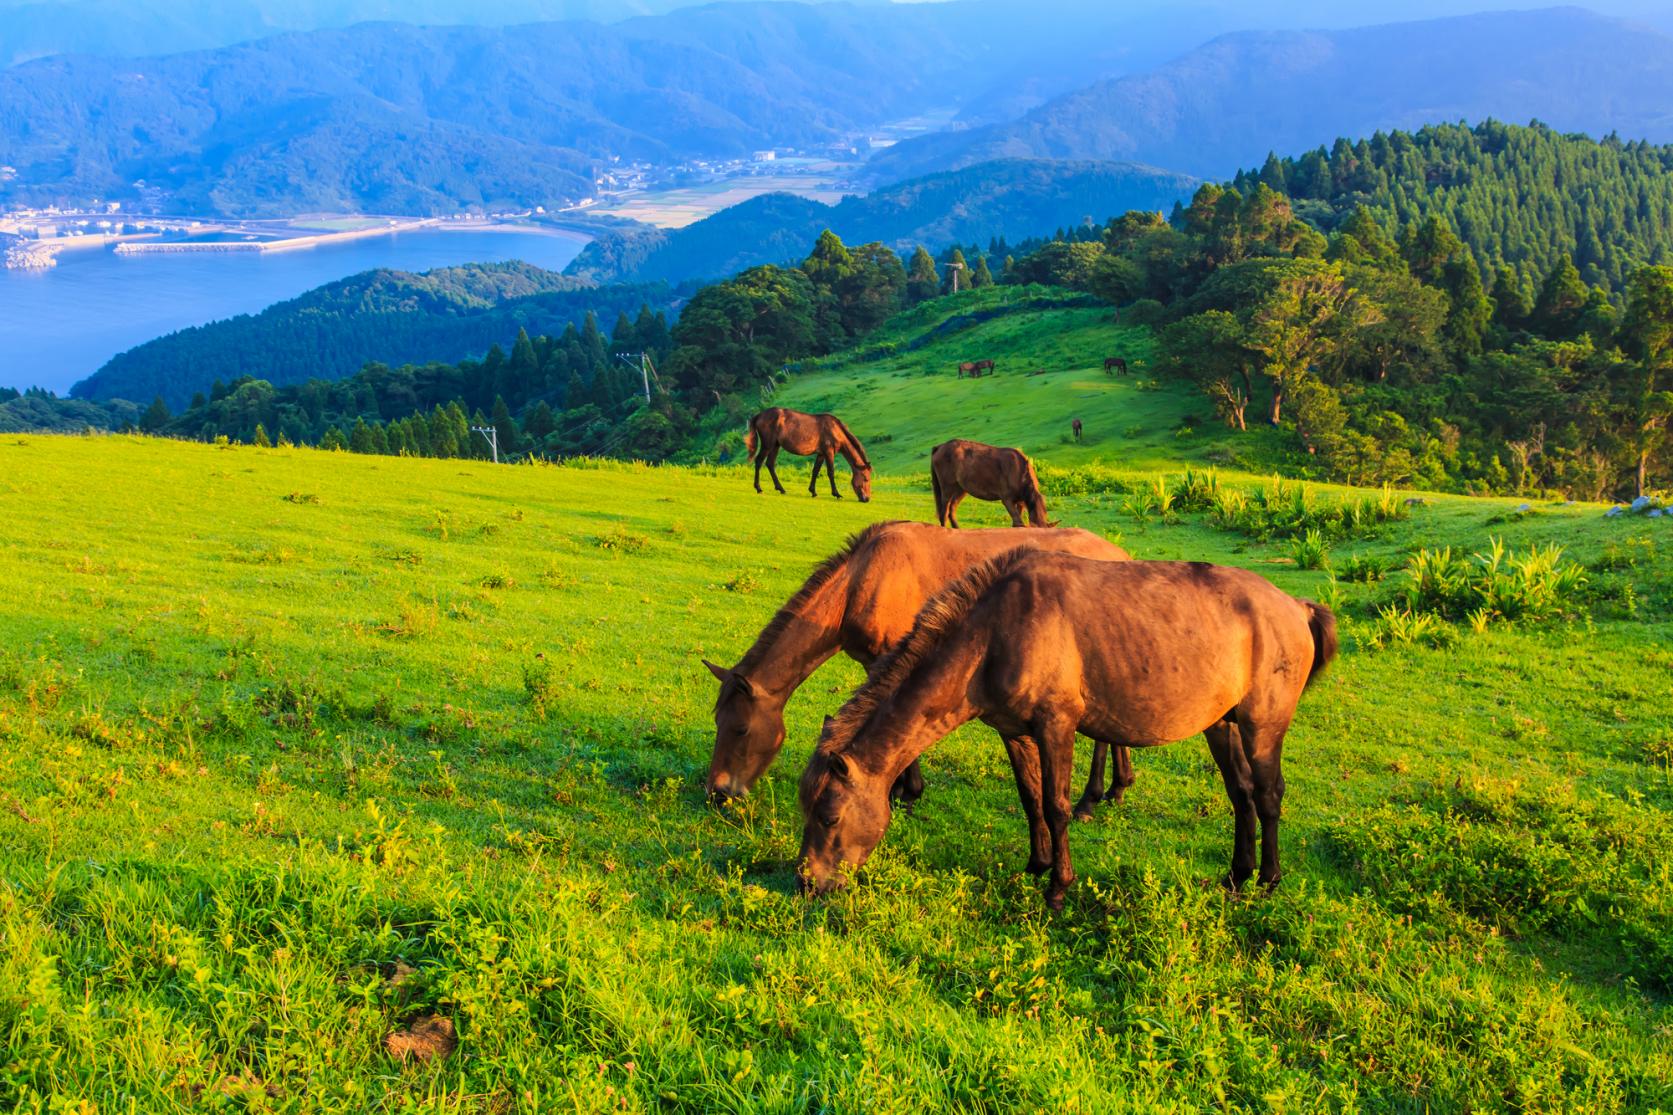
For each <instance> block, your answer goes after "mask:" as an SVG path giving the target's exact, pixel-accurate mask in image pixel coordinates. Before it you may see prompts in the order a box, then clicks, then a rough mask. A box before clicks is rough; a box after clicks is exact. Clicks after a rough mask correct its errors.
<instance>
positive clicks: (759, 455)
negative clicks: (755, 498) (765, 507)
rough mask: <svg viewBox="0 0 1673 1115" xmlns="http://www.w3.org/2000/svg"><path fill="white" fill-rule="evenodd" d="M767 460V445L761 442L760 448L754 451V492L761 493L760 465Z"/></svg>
mask: <svg viewBox="0 0 1673 1115" xmlns="http://www.w3.org/2000/svg"><path fill="white" fill-rule="evenodd" d="M766 462H767V445H766V442H762V443H761V448H760V449H758V450H756V451H755V494H756V495H760V494H761V466H762V465H764V464H766Z"/></svg>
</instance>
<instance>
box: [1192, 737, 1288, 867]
mask: <svg viewBox="0 0 1673 1115" xmlns="http://www.w3.org/2000/svg"><path fill="white" fill-rule="evenodd" d="M1203 734H1204V735H1205V736H1207V737H1208V749H1209V750H1210V751H1211V752H1213V753H1214V762H1215V763H1216V764H1217V765H1218V766H1219V768H1220V778H1221V780H1222V781H1223V782H1225V784H1226V796H1227V797H1228V798H1230V799H1231V803H1232V823H1233V826H1234V830H1235V836H1234V838H1233V842H1232V867H1231V871H1230V872H1228V873H1227V875H1226V877H1225V880H1224V882H1225V885H1226V889H1227V890H1230V891H1233V892H1236V891H1237V890H1238V889H1240V888H1241V887H1242V886H1243V882H1244V880H1245V879H1247V878H1249V876H1250V875H1253V874H1254V873H1255V776H1254V774H1253V772H1251V771H1250V769H1249V759H1248V757H1247V756H1246V755H1245V754H1244V752H1243V748H1242V747H1241V746H1240V745H1239V744H1240V740H1239V738H1238V737H1239V736H1240V734H1241V733H1240V732H1239V731H1238V726H1237V725H1236V724H1235V723H1233V722H1232V721H1231V720H1230V719H1229V718H1228V719H1225V720H1222V721H1220V722H1219V723H1217V724H1215V725H1213V726H1212V727H1210V728H1209V729H1208V730H1207V731H1205V732H1204V733H1203ZM1276 831H1277V830H1276V828H1274V832H1276Z"/></svg>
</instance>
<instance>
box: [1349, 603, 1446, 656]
mask: <svg viewBox="0 0 1673 1115" xmlns="http://www.w3.org/2000/svg"><path fill="white" fill-rule="evenodd" d="M1457 641H1458V632H1457V631H1456V630H1454V629H1453V627H1452V626H1451V625H1450V624H1448V623H1447V622H1446V621H1445V620H1443V619H1441V618H1440V617H1439V616H1436V615H1432V614H1430V613H1427V612H1413V611H1411V610H1410V609H1408V608H1399V607H1396V606H1395V605H1393V604H1387V605H1384V606H1383V607H1381V608H1379V609H1378V610H1377V618H1376V621H1375V622H1373V623H1372V625H1371V629H1370V630H1369V631H1368V632H1367V633H1366V636H1365V645H1366V646H1367V647H1369V648H1370V649H1372V650H1381V649H1383V648H1384V647H1393V646H1407V647H1415V646H1427V647H1449V646H1451V645H1452V644H1453V643H1455V642H1457Z"/></svg>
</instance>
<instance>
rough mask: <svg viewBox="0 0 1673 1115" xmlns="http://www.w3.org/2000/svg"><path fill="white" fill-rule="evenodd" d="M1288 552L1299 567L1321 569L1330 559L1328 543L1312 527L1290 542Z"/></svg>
mask: <svg viewBox="0 0 1673 1115" xmlns="http://www.w3.org/2000/svg"><path fill="white" fill-rule="evenodd" d="M1290 554H1291V556H1293V557H1294V558H1295V564H1296V566H1297V567H1298V568H1300V569H1323V568H1324V567H1325V566H1326V565H1327V564H1329V561H1330V544H1329V543H1327V542H1326V541H1325V540H1324V535H1323V534H1322V533H1320V532H1319V531H1318V530H1317V529H1313V530H1309V531H1308V532H1307V533H1306V534H1304V535H1302V536H1301V537H1300V538H1297V539H1295V540H1293V541H1292V542H1291V543H1290Z"/></svg>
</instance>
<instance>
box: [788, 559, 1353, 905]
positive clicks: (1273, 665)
mask: <svg viewBox="0 0 1673 1115" xmlns="http://www.w3.org/2000/svg"><path fill="white" fill-rule="evenodd" d="M1117 602H1119V603H1117ZM1335 653H1336V618H1335V616H1333V615H1332V614H1331V612H1330V610H1329V609H1328V608H1325V607H1323V606H1321V605H1318V604H1314V603H1311V602H1310V601H1303V600H1297V599H1295V598H1294V597H1292V596H1289V595H1287V594H1285V593H1283V592H1281V591H1279V590H1278V589H1277V588H1276V587H1275V586H1273V585H1272V583H1271V582H1269V581H1267V580H1265V579H1264V578H1262V577H1260V576H1258V575H1257V574H1254V573H1251V572H1249V571H1248V570H1244V569H1232V568H1227V567H1225V566H1216V565H1207V564H1204V563H1202V562H1173V561H1166V562H1164V561H1134V562H1107V561H1087V560H1086V559H1084V558H1078V557H1073V556H1071V555H1067V554H1047V553H1040V552H1038V551H1029V550H1023V551H1017V552H1014V553H1009V554H1005V555H1002V556H1001V557H999V558H996V559H995V560H993V561H991V562H989V563H987V564H986V565H984V566H982V567H980V568H978V569H976V570H973V571H972V572H971V573H969V574H968V575H967V576H965V577H964V578H962V579H961V580H959V581H958V582H957V583H956V584H953V585H951V586H949V587H948V588H947V589H946V590H944V591H943V592H941V593H939V594H938V595H937V596H936V597H935V598H934V599H933V600H931V601H930V602H929V603H928V604H926V605H925V606H924V610H923V612H921V613H920V614H919V616H918V619H917V621H916V622H915V623H914V624H913V626H912V631H911V632H910V633H909V634H908V635H907V636H906V638H904V639H902V640H901V641H900V642H899V643H898V644H896V646H895V647H894V649H893V650H891V651H890V652H889V653H888V654H886V655H884V656H883V657H882V658H881V659H879V660H878V661H877V663H876V665H874V666H873V667H872V669H871V672H870V674H869V676H868V677H867V679H866V683H865V684H864V685H863V686H861V687H860V688H859V690H857V691H856V692H855V694H854V695H853V696H852V697H851V698H849V700H848V703H847V704H845V705H843V706H842V710H841V711H840V712H838V713H837V715H836V717H835V718H834V719H830V720H827V721H826V723H825V730H824V732H823V734H822V735H821V737H820V740H819V748H818V750H817V751H815V752H814V755H813V758H812V759H810V760H809V761H808V765H807V769H806V771H804V772H803V774H802V782H801V806H802V816H803V819H804V822H805V824H804V828H803V831H802V848H801V855H800V858H799V861H798V866H797V875H798V880H799V882H800V885H801V886H802V888H803V889H804V890H808V891H813V892H815V893H825V892H828V891H830V890H832V889H834V888H835V887H837V886H840V885H841V884H842V874H843V873H844V871H845V870H847V869H851V868H854V867H858V866H859V865H860V864H862V863H864V862H865V860H866V857H867V856H869V855H870V854H871V852H872V849H874V848H875V847H876V846H877V843H878V841H880V840H881V839H882V838H883V833H884V830H885V829H887V828H888V825H889V795H888V788H889V785H890V784H891V783H892V782H893V780H894V779H895V777H896V776H897V775H898V774H899V772H900V771H901V770H902V769H904V768H905V766H906V765H907V764H908V763H910V762H911V761H912V760H914V759H916V758H917V757H918V756H919V755H920V754H922V753H923V752H924V751H925V750H926V749H927V748H929V747H930V746H931V745H933V744H934V743H935V742H936V741H937V740H939V739H941V738H942V737H943V736H945V735H947V734H948V733H949V732H951V731H953V729H955V728H957V727H958V726H959V725H961V724H964V723H965V722H967V721H969V720H972V719H975V718H978V717H979V718H981V720H982V721H983V722H984V723H986V724H988V725H989V726H990V727H992V728H994V729H995V730H996V731H998V732H999V733H1000V735H1002V736H1004V737H1006V738H1007V739H1013V738H1017V737H1020V736H1029V737H1031V738H1032V739H1034V740H1035V742H1036V744H1037V746H1038V749H1039V756H1038V758H1039V768H1040V774H1041V783H1040V784H1038V785H1031V784H1029V783H1028V782H1027V781H1026V779H1025V778H1024V777H1023V775H1022V774H1020V773H1019V778H1018V789H1019V791H1020V793H1021V795H1022V799H1023V806H1024V808H1025V809H1026V810H1027V812H1028V821H1029V828H1030V832H1031V836H1032V846H1033V853H1032V855H1031V856H1030V858H1029V862H1028V869H1029V870H1030V871H1032V872H1035V873H1041V872H1044V871H1045V870H1047V868H1048V867H1049V869H1050V871H1051V882H1050V885H1049V886H1048V887H1047V890H1046V904H1047V905H1048V906H1050V907H1052V908H1053V909H1061V908H1062V906H1063V895H1064V892H1065V890H1066V889H1067V888H1068V886H1069V884H1070V883H1071V882H1073V881H1074V877H1075V874H1074V870H1073V868H1072V866H1071V865H1070V862H1069V827H1068V826H1069V818H1070V811H1069V778H1070V769H1071V767H1072V765H1073V760H1074V750H1075V733H1076V732H1077V731H1078V732H1082V733H1084V734H1086V735H1087V736H1090V737H1091V738H1092V739H1094V740H1098V741H1102V742H1104V743H1108V744H1110V745H1112V746H1113V745H1117V744H1124V745H1126V746H1129V747H1153V746H1156V745H1158V744H1164V743H1169V742H1172V741H1174V740H1180V739H1185V738H1187V737H1189V736H1193V735H1196V734H1197V733H1198V732H1203V733H1205V734H1206V735H1207V736H1208V745H1209V749H1210V750H1211V751H1212V752H1213V754H1214V760H1215V762H1216V763H1217V764H1218V765H1219V767H1220V774H1221V778H1222V779H1223V780H1224V782H1225V786H1226V793H1227V796H1228V797H1230V798H1231V804H1232V812H1233V815H1234V817H1235V841H1234V844H1233V851H1232V864H1231V870H1230V872H1229V873H1228V874H1227V876H1226V883H1227V885H1228V886H1230V887H1231V888H1232V889H1234V890H1235V889H1237V888H1239V887H1241V886H1242V884H1243V882H1244V881H1245V880H1247V879H1248V878H1249V876H1250V874H1252V873H1253V872H1254V869H1255V826H1256V821H1257V819H1258V821H1259V823H1260V842H1261V862H1260V881H1261V882H1262V883H1263V884H1265V885H1266V886H1268V887H1271V886H1274V885H1276V884H1277V882H1278V877H1279V868H1278V816H1279V811H1280V806H1281V803H1282V801H1283V796H1284V776H1283V771H1282V764H1281V754H1282V750H1283V743H1284V733H1285V732H1286V731H1287V730H1288V728H1289V725H1290V720H1291V718H1292V717H1293V716H1294V715H1295V707H1296V702H1297V701H1298V700H1300V698H1301V692H1302V690H1303V689H1305V688H1306V686H1307V684H1308V683H1309V682H1310V681H1312V679H1313V678H1314V677H1316V676H1317V675H1318V673H1319V671H1321V670H1323V669H1324V667H1325V666H1326V664H1328V663H1329V662H1330V660H1331V658H1332V656H1334V655H1335ZM1028 769H1030V768H1027V767H1019V771H1021V772H1023V773H1026V772H1027V770H1028Z"/></svg>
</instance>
